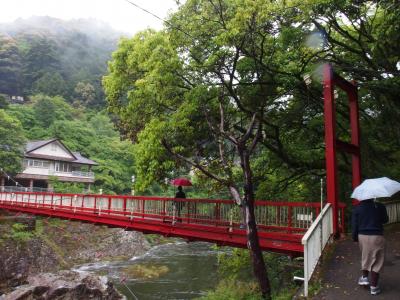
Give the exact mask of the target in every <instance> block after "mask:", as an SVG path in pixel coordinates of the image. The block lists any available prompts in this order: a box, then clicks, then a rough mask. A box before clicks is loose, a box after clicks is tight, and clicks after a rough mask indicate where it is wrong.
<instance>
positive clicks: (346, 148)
mask: <svg viewBox="0 0 400 300" xmlns="http://www.w3.org/2000/svg"><path fill="white" fill-rule="evenodd" d="M335 87H337V88H340V89H342V90H343V91H344V92H346V94H347V97H348V100H349V109H350V114H349V115H350V133H351V143H346V142H343V141H340V140H338V139H337V138H336V108H335V96H334V89H335ZM323 88H324V91H323V93H324V118H325V160H326V183H327V188H326V190H327V201H328V202H329V203H331V204H332V212H333V234H334V235H335V236H338V235H339V233H340V232H343V231H344V228H340V226H339V224H340V223H339V189H338V174H337V158H336V151H337V150H341V151H343V152H347V153H350V154H351V156H352V186H353V189H354V188H355V187H356V186H358V185H359V184H360V183H361V159H360V128H359V115H358V95H357V86H356V85H355V84H354V83H352V82H349V81H347V80H345V79H344V78H342V77H340V76H339V75H338V74H335V73H334V72H333V69H332V66H331V65H329V64H326V65H324V71H323ZM341 217H342V218H343V217H344V216H341Z"/></svg>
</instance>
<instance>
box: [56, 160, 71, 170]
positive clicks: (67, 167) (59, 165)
mask: <svg viewBox="0 0 400 300" xmlns="http://www.w3.org/2000/svg"><path fill="white" fill-rule="evenodd" d="M56 172H64V173H69V172H71V165H70V164H68V163H63V162H59V163H56Z"/></svg>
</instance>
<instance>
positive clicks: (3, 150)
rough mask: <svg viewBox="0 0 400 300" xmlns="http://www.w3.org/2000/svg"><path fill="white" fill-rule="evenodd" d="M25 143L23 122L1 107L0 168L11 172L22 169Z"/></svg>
mask: <svg viewBox="0 0 400 300" xmlns="http://www.w3.org/2000/svg"><path fill="white" fill-rule="evenodd" d="M24 145H25V137H24V134H23V130H22V126H21V123H20V122H19V121H18V119H16V118H14V117H11V116H9V115H8V114H7V113H6V112H5V111H4V110H3V109H0V168H2V169H3V170H4V171H5V172H7V173H9V174H15V173H17V172H18V171H20V170H21V162H22V154H23V150H24Z"/></svg>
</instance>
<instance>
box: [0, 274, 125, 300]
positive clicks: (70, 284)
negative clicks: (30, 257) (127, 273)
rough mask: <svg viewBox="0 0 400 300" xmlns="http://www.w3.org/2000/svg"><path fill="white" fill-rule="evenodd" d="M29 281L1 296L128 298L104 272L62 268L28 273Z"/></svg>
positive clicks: (13, 299)
mask: <svg viewBox="0 0 400 300" xmlns="http://www.w3.org/2000/svg"><path fill="white" fill-rule="evenodd" d="M27 281H28V284H25V285H21V286H19V287H18V288H17V289H16V290H14V291H13V292H11V293H9V294H7V295H3V296H0V300H31V299H32V300H33V299H41V300H52V299H57V300H59V299H63V300H86V299H96V300H117V299H118V300H119V299H126V298H125V297H124V296H122V295H121V294H120V293H119V292H118V291H117V290H116V289H115V288H114V286H113V284H112V283H111V282H110V281H108V279H107V277H105V276H94V275H91V274H89V273H85V272H74V271H60V272H58V273H56V274H53V273H41V274H38V275H35V276H32V277H28V280H27Z"/></svg>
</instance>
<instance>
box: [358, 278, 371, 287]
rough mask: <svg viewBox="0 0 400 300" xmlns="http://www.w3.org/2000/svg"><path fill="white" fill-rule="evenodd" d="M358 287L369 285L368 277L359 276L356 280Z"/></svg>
mask: <svg viewBox="0 0 400 300" xmlns="http://www.w3.org/2000/svg"><path fill="white" fill-rule="evenodd" d="M358 285H369V280H368V277H364V276H361V277H360V278H359V279H358Z"/></svg>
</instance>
